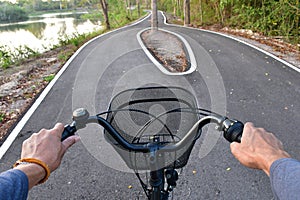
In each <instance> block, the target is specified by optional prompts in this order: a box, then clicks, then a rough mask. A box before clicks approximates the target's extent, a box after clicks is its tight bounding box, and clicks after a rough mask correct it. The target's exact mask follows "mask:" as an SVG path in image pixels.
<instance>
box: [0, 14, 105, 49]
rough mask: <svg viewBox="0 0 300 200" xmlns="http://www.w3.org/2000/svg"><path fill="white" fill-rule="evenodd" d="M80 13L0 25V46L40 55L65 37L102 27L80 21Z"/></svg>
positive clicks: (42, 16) (44, 15)
mask: <svg viewBox="0 0 300 200" xmlns="http://www.w3.org/2000/svg"><path fill="white" fill-rule="evenodd" d="M82 14H84V12H81V13H75V14H74V13H53V14H43V15H40V16H37V17H34V18H30V19H29V20H28V21H24V22H18V23H10V24H0V46H7V48H9V49H15V48H18V47H20V46H28V47H29V48H31V49H33V50H35V51H38V52H40V53H42V52H44V51H46V50H49V49H51V48H52V47H53V46H54V45H57V44H59V40H60V39H61V38H64V37H65V36H66V35H68V36H72V35H74V34H83V33H89V32H93V31H96V30H100V29H102V28H103V27H102V26H101V23H100V22H96V23H93V22H91V21H90V20H83V19H80V16H81V15H82Z"/></svg>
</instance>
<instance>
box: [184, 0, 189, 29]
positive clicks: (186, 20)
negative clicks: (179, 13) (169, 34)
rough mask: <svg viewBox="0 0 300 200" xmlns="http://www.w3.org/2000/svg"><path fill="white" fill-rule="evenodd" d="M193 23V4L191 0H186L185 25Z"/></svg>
mask: <svg viewBox="0 0 300 200" xmlns="http://www.w3.org/2000/svg"><path fill="white" fill-rule="evenodd" d="M190 23H191V5H190V0H184V26H188V25H189V24H190Z"/></svg>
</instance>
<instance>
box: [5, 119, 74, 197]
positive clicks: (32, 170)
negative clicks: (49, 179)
mask: <svg viewBox="0 0 300 200" xmlns="http://www.w3.org/2000/svg"><path fill="white" fill-rule="evenodd" d="M63 130H64V126H63V125H62V124H56V125H55V127H54V128H53V129H51V130H46V129H42V130H41V131H40V132H39V133H34V134H32V136H31V137H30V138H28V139H27V140H25V141H24V142H23V146H22V153H21V158H34V159H37V160H40V161H42V162H43V163H45V164H46V165H47V166H48V168H49V170H50V172H53V171H54V170H56V169H57V168H58V167H59V165H60V163H61V160H62V157H63V155H64V154H65V152H66V151H67V149H68V148H69V147H71V146H72V145H73V144H74V143H76V142H77V141H78V140H79V137H78V136H72V137H69V138H67V139H66V140H64V141H63V142H61V134H62V132H63ZM45 176H46V171H45V169H44V168H43V167H42V166H40V165H39V164H35V163H26V164H20V165H18V166H16V167H15V168H14V169H13V170H9V171H6V172H4V173H2V174H1V175H0V183H1V184H0V193H1V194H0V196H2V195H4V194H5V195H7V196H9V198H8V199H24V198H22V197H24V196H25V199H26V197H27V193H28V190H30V189H31V188H32V187H33V186H35V185H37V184H38V183H39V182H40V181H41V180H43V179H44V178H45ZM24 177H25V178H24ZM7 191H11V192H10V193H8V192H7ZM24 191H27V192H26V193H24ZM20 195H21V196H20Z"/></svg>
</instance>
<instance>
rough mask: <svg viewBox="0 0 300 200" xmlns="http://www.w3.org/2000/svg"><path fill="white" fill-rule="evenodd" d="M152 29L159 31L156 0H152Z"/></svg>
mask: <svg viewBox="0 0 300 200" xmlns="http://www.w3.org/2000/svg"><path fill="white" fill-rule="evenodd" d="M151 29H152V31H157V30H158V20H157V4H156V0H152V17H151Z"/></svg>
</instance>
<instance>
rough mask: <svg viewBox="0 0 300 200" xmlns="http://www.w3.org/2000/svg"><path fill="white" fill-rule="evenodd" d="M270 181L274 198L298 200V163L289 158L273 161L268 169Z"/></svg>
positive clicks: (299, 183)
mask: <svg viewBox="0 0 300 200" xmlns="http://www.w3.org/2000/svg"><path fill="white" fill-rule="evenodd" d="M270 181H271V186H272V190H273V193H274V196H275V198H278V199H285V200H289V199H293V200H294V199H299V197H300V189H299V188H300V162H299V161H297V160H295V159H291V158H283V159H279V160H277V161H275V162H274V163H273V164H272V165H271V168H270Z"/></svg>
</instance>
